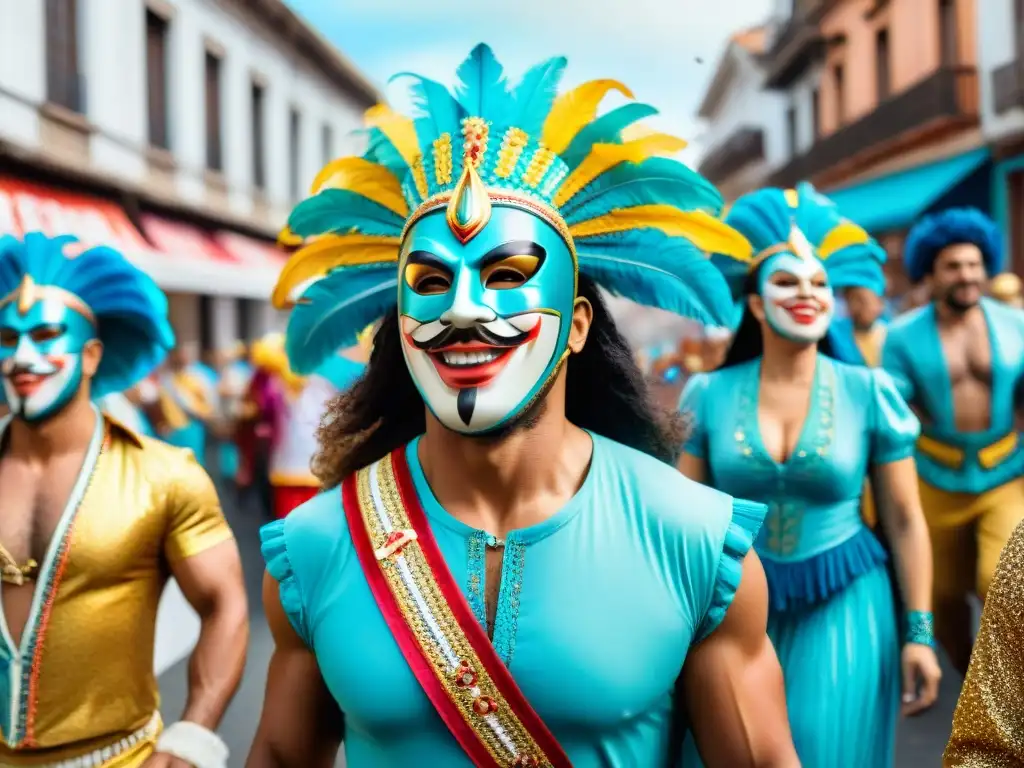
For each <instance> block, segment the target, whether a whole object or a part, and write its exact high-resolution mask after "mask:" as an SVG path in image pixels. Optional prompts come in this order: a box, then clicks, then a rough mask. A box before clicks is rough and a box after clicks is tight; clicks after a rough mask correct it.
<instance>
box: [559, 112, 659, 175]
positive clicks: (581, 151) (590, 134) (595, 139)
mask: <svg viewBox="0 0 1024 768" xmlns="http://www.w3.org/2000/svg"><path fill="white" fill-rule="evenodd" d="M656 114H658V110H656V109H655V108H654V107H652V106H650V105H648V104H637V103H632V104H624V105H623V106H621V107H619V108H618V109H613V110H612V111H611V112H609V113H608V114H606V115H602V116H601V117H599V118H597V120H595V121H594V122H592V123H591V124H590V125H588V126H586V127H585V128H584V129H583V130H581V131H580V132H579V133H577V134H576V137H575V138H574V139H573V140H572V141H571V142H570V144H569V146H568V148H567V149H566V150H565V151H564V152H563V153H562V154H561V158H562V160H564V161H565V164H566V165H567V166H569V170H570V171H572V170H573V169H575V168H576V167H577V166H578V165H579V164H580V163H582V162H583V160H584V158H585V157H586V156H587V155H588V154H590V150H591V148H592V147H593V146H594V145H595V144H621V143H622V130H623V129H624V128H627V127H629V126H630V125H633V123H636V122H638V121H640V120H643V119H644V118H647V117H651V116H652V115H656Z"/></svg>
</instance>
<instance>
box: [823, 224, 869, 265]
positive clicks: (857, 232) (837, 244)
mask: <svg viewBox="0 0 1024 768" xmlns="http://www.w3.org/2000/svg"><path fill="white" fill-rule="evenodd" d="M870 241H871V235H869V234H868V233H867V232H865V231H864V230H863V229H862V228H861V227H858V226H857V225H856V224H854V223H853V222H852V221H844V222H842V223H841V224H837V225H836V226H835V227H834V228H833V229H832V231H831V232H829V233H828V234H827V235H825V239H824V240H822V241H821V245H819V246H818V255H819V256H820V257H821V258H823V259H827V258H828V257H829V256H831V255H832V254H833V253H835V252H836V251H838V250H840V249H842V248H846V247H847V246H849V245H863V244H864V243H867V242H870Z"/></svg>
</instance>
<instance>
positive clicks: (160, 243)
mask: <svg viewBox="0 0 1024 768" xmlns="http://www.w3.org/2000/svg"><path fill="white" fill-rule="evenodd" d="M142 225H143V227H144V229H145V233H146V235H148V236H149V239H150V241H152V245H151V244H150V243H149V242H147V241H146V238H145V237H143V235H142V233H141V232H139V230H138V229H137V228H136V227H135V225H134V224H132V222H131V219H129V218H128V214H127V213H125V211H124V209H123V208H121V206H119V205H117V204H116V203H113V202H111V201H109V200H103V199H102V198H98V197H93V196H91V195H84V194H80V193H75V192H66V191H64V190H59V189H55V188H53V187H48V186H44V185H41V184H33V183H30V182H25V181H22V180H20V179H15V178H11V177H6V176H0V235H5V234H12V235H15V236H17V237H22V236H24V235H25V233H26V232H36V231H38V232H43V233H44V234H46V235H47V236H49V237H58V236H60V235H74V236H75V237H77V238H78V239H79V241H81V243H82V245H84V246H87V247H89V246H95V245H107V246H110V247H112V248H116V249H117V250H119V251H121V252H122V253H123V254H124V255H125V256H126V257H127V258H129V259H130V260H131V261H132V262H134V263H135V264H136V265H137V266H138V267H140V268H141V269H143V270H145V271H146V272H147V273H149V275H150V276H151V277H152V278H153V279H154V280H155V281H156V282H157V284H158V285H159V286H160V287H161V288H163V289H164V290H165V291H176V292H182V293H199V294H207V295H223V296H237V297H245V298H253V299H266V298H268V297H269V296H270V292H271V291H272V290H273V287H274V283H275V281H276V280H277V274H278V272H280V269H281V266H282V264H283V256H278V255H277V251H276V249H275V248H274V247H273V246H271V245H269V244H264V243H261V242H260V241H258V240H254V239H251V238H248V237H244V236H242V235H237V234H235V233H229V232H216V233H213V232H208V231H206V230H203V229H200V228H198V227H195V226H192V225H190V224H185V223H183V222H179V221H174V220H172V219H168V218H165V217H163V216H158V215H156V214H150V213H147V214H144V215H143V217H142Z"/></svg>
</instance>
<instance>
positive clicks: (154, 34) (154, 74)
mask: <svg viewBox="0 0 1024 768" xmlns="http://www.w3.org/2000/svg"><path fill="white" fill-rule="evenodd" d="M167 28H168V25H167V20H166V19H164V18H163V17H162V16H159V15H157V14H155V13H153V11H150V10H147V11H146V87H147V89H148V91H147V99H148V107H149V143H150V145H151V146H154V147H160V148H161V149H167V148H168V147H169V146H170V142H169V140H168V139H169V131H168V127H167V118H168V113H167Z"/></svg>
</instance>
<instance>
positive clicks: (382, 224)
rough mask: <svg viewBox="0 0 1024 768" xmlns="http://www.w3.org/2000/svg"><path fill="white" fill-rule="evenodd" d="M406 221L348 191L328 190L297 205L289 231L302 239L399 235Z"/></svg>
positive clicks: (289, 220)
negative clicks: (342, 235)
mask: <svg viewBox="0 0 1024 768" xmlns="http://www.w3.org/2000/svg"><path fill="white" fill-rule="evenodd" d="M404 224H405V219H404V218H403V217H401V216H399V215H398V214H397V213H395V212H394V211H391V210H388V209H387V208H385V207H384V206H383V205H380V204H379V203H375V202H374V201H373V200H369V199H368V198H365V197H363V196H362V195H360V194H358V193H356V192H352V191H351V190H348V189H325V190H323V191H322V192H320V193H319V194H316V195H313V197H309V198H307V199H305V200H303V201H302V202H301V203H299V204H298V205H296V206H295V209H294V210H293V211H292V214H291V216H289V217H288V228H289V229H290V230H291V231H292V232H294V233H295V234H296V235H298V236H299V237H314V236H316V235H325V234H328V233H334V234H343V233H346V232H360V233H362V234H364V235H381V236H390V235H394V236H398V235H400V234H401V233H402V226H403V225H404Z"/></svg>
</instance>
